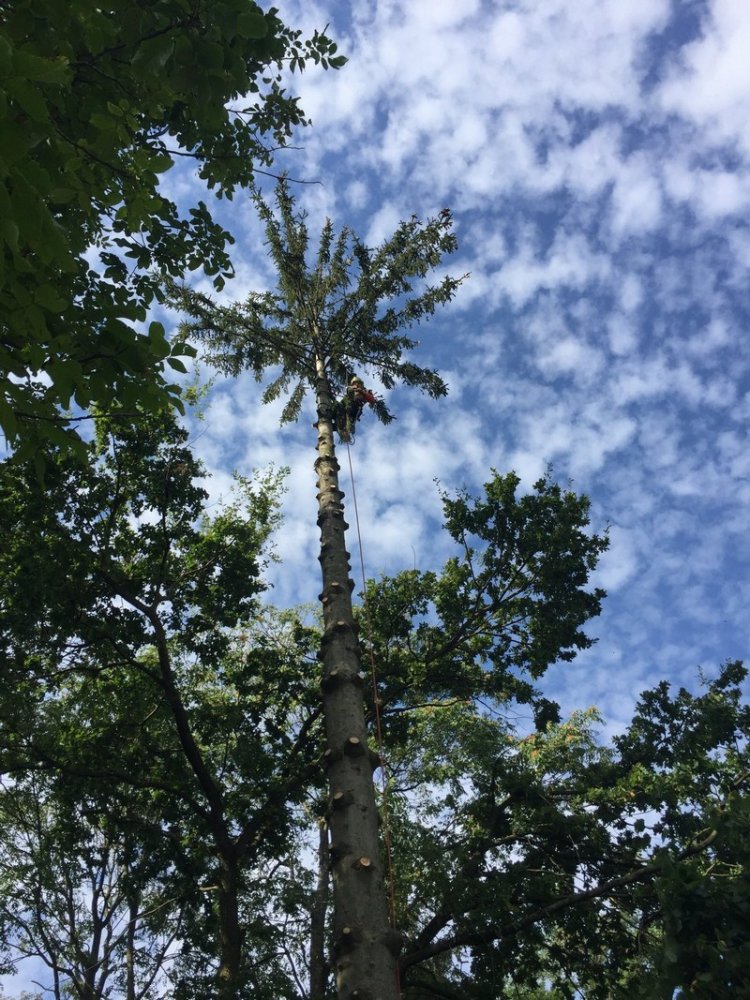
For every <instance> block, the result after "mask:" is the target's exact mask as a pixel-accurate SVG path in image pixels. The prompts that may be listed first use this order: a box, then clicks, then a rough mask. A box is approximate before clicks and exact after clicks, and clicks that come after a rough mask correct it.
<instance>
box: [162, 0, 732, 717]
mask: <svg viewBox="0 0 750 1000" xmlns="http://www.w3.org/2000/svg"><path fill="white" fill-rule="evenodd" d="M280 10H281V13H282V16H283V17H284V18H285V20H287V22H288V23H292V24H298V25H300V26H304V27H307V28H309V29H310V30H312V29H313V28H315V27H318V28H321V27H323V26H324V25H326V24H330V32H331V33H332V35H333V36H334V37H335V38H336V39H337V41H338V42H339V46H340V49H341V51H343V52H344V53H345V54H346V55H348V57H349V63H348V64H347V66H345V67H344V69H343V70H341V71H339V72H338V73H331V72H329V73H325V72H322V71H316V70H312V71H310V72H306V73H305V75H304V76H303V77H301V78H299V77H296V78H294V79H293V85H294V87H295V88H296V89H297V91H298V92H299V93H300V94H301V98H302V106H303V107H304V108H305V110H306V111H307V112H308V114H309V115H310V116H311V117H312V119H313V123H314V124H313V127H312V128H310V129H308V130H306V131H305V132H303V133H302V134H301V135H300V136H299V137H297V139H296V140H295V145H297V146H299V147H301V148H298V149H296V150H293V151H288V152H286V153H285V154H284V155H283V156H282V157H281V158H280V160H279V165H280V167H283V168H285V169H287V170H288V171H289V173H290V175H291V176H292V177H293V178H298V179H299V180H304V181H308V182H310V181H314V182H318V183H313V184H305V185H300V186H299V188H298V189H297V197H298V200H299V202H300V204H301V205H303V206H304V207H305V208H306V210H307V211H308V212H309V216H310V219H309V221H310V227H311V230H312V231H313V232H315V231H316V230H317V228H318V226H319V225H321V224H322V222H323V220H324V218H325V217H326V216H330V217H331V218H332V219H334V221H335V222H336V223H337V224H338V225H343V224H347V225H350V226H352V227H353V228H354V229H355V230H356V231H357V232H359V233H360V234H361V235H362V236H364V237H365V238H366V239H367V240H368V242H370V243H372V244H374V243H376V242H378V241H380V240H381V239H383V238H385V237H386V236H388V235H389V234H390V232H391V231H392V229H393V228H394V227H395V225H396V224H397V222H398V221H399V219H402V218H408V217H409V216H410V215H411V214H412V213H417V214H418V215H419V216H421V217H424V216H427V215H430V214H434V213H435V212H437V211H439V210H440V209H441V208H443V207H445V206H449V207H450V208H451V209H452V211H453V214H454V218H455V222H456V231H457V234H458V237H459V242H460V249H459V252H458V254H457V255H456V256H455V258H454V260H453V261H451V263H450V270H451V271H453V272H454V273H462V272H464V271H470V272H471V278H470V279H469V280H468V281H467V282H466V284H465V285H464V286H463V287H462V288H461V290H460V292H459V295H458V296H457V298H456V300H455V301H454V303H452V304H451V305H450V306H449V307H448V308H447V309H445V310H444V311H443V312H442V313H441V314H440V315H439V316H438V317H437V318H436V319H435V320H433V321H431V322H430V323H429V324H427V325H425V326H423V327H421V328H420V329H419V331H418V334H417V335H418V337H419V338H420V339H421V342H422V343H421V347H420V350H419V352H418V359H419V361H420V362H421V363H423V364H425V365H427V366H430V367H438V368H439V369H440V370H441V371H442V373H443V374H444V375H445V377H446V379H447V381H448V383H449V387H450V394H449V396H448V398H447V399H445V400H441V401H437V402H434V401H429V400H425V399H423V398H421V397H419V396H418V395H417V394H414V393H413V392H405V391H395V392H394V393H392V394H391V395H390V397H389V406H391V408H392V409H393V411H394V412H395V413H396V415H397V418H398V419H397V421H396V422H394V423H393V424H391V425H390V426H388V427H382V426H380V425H378V424H377V423H376V422H375V420H374V419H373V418H370V419H369V420H368V418H367V415H366V416H365V418H364V420H363V424H362V425H361V430H360V433H359V434H358V436H357V442H356V445H355V447H354V448H353V452H352V454H353V460H354V468H355V477H356V481H357V486H358V498H359V501H360V518H361V520H362V524H363V533H364V543H365V556H366V563H367V571H368V573H369V574H371V575H376V574H378V573H380V572H389V573H392V572H395V571H397V570H399V569H401V568H411V567H412V566H417V567H418V568H420V569H430V568H434V567H435V566H436V565H439V563H440V560H441V559H442V558H443V557H444V556H446V555H447V554H448V551H449V550H448V548H447V547H446V546H447V540H446V539H444V538H443V537H442V536H441V535H440V533H439V529H438V523H439V518H440V503H439V498H438V492H437V489H436V487H435V484H434V479H435V478H438V479H439V480H440V482H441V484H442V486H443V487H445V488H448V489H451V488H458V487H463V486H466V487H468V488H469V489H472V490H478V489H480V487H481V484H482V483H483V482H484V481H485V480H486V479H487V478H488V474H489V470H490V468H493V467H494V468H496V469H497V470H498V471H500V472H505V471H508V470H510V469H514V470H515V471H516V472H518V474H519V475H520V476H521V477H522V480H523V482H524V484H525V485H526V486H527V487H528V486H529V485H530V484H531V483H532V482H533V481H534V480H535V479H536V478H537V477H538V476H539V475H540V474H541V473H542V472H543V471H544V470H545V468H546V467H547V466H548V464H551V465H552V466H553V468H554V474H555V477H556V478H557V479H558V480H560V481H562V482H566V483H567V482H571V483H572V486H573V488H574V489H576V490H578V491H581V492H585V493H587V494H589V495H590V497H591V498H592V502H593V508H592V513H593V522H594V527H596V528H597V529H599V528H601V527H603V526H604V525H605V524H609V525H610V526H611V539H612V544H611V550H610V552H609V553H608V554H607V555H606V557H605V558H604V560H603V562H602V566H601V569H600V572H599V573H598V577H597V582H598V583H599V584H600V585H602V586H604V587H606V589H607V590H608V592H609V597H608V599H607V601H606V603H605V610H604V613H603V615H602V616H601V618H599V619H598V620H596V621H595V622H593V623H592V626H591V628H590V631H591V633H592V634H594V635H596V636H598V638H599V642H598V644H597V645H596V646H595V647H594V648H593V649H592V650H591V651H589V652H588V653H586V654H585V655H582V656H580V657H579V659H578V660H577V661H576V663H574V664H572V665H568V664H564V665H560V666H558V667H555V668H553V669H552V670H551V671H550V674H549V675H548V678H547V680H546V682H545V686H546V687H547V688H548V693H549V694H551V695H552V696H554V697H556V698H557V699H558V700H560V701H561V702H562V704H563V705H564V707H565V708H566V710H571V709H573V708H576V707H584V706H588V705H590V704H596V705H598V706H599V707H600V708H601V709H602V711H603V713H604V715H605V718H606V719H607V722H608V725H609V726H611V727H614V728H617V727H619V726H622V725H623V724H624V723H625V721H626V720H627V719H628V718H629V715H630V713H631V710H632V706H633V703H634V700H635V698H636V697H637V695H638V693H639V691H641V690H643V689H644V688H645V687H647V686H650V685H652V684H653V683H655V682H656V681H658V680H659V679H661V678H663V677H668V678H671V679H674V680H675V681H676V682H681V683H682V682H684V683H690V684H691V686H692V685H693V684H695V683H697V680H698V674H697V668H698V666H699V665H703V667H704V668H705V669H706V670H707V671H709V672H710V671H712V670H713V669H715V668H716V666H717V665H718V664H719V663H720V662H722V661H723V660H725V659H727V658H734V657H743V656H745V654H746V652H747V645H748V615H747V611H746V609H747V605H748V597H749V596H750V593H749V588H748V571H747V566H748V561H749V560H748V555H749V554H750V553H749V551H748V549H749V546H748V539H747V530H746V510H747V502H748V497H749V495H750V488H749V484H748V475H749V473H750V458H749V457H748V450H747V425H748V409H749V407H748V385H749V382H748V375H749V371H750V365H749V355H748V350H747V346H746V342H747V341H746V329H747V326H748V308H747V302H746V289H747V284H748V262H749V261H750V233H749V231H748V225H747V222H746V219H747V209H748V203H749V202H750V169H749V156H750V134H748V133H747V129H746V125H747V121H748V120H749V117H750V115H749V113H750V63H748V61H747V59H746V53H747V51H748V46H749V45H750V8H746V7H745V6H744V5H742V4H737V3H736V2H733V0H714V2H711V3H708V2H682V3H669V2H666V0H643V2H639V0H631V2H629V3H628V4H622V3H620V2H619V0H606V2H602V0H596V2H594V0H592V2H588V0H579V2H577V3H576V4H569V3H567V2H564V0H544V2H541V3H540V2H538V0H528V2H519V3H514V2H508V3H502V2H495V3H482V2H479V0H474V2H472V0H466V2H462V3H461V4H455V3H452V2H448V0H430V2H426V0H425V2H422V0H411V2H410V3H409V4H403V3H396V2H379V3H377V4H375V3H373V2H371V0H367V2H365V0H361V2H357V3H354V4H351V5H341V4H335V3H328V4H326V3H305V4H301V3H296V2H287V3H281V4H280ZM168 184H170V185H172V187H173V189H174V190H178V189H179V187H181V186H182V187H184V189H185V193H188V190H189V189H190V188H192V182H191V181H190V179H189V178H188V176H187V175H186V174H184V173H183V174H176V173H175V174H173V175H168ZM224 218H225V220H226V222H227V224H228V225H229V226H230V228H231V229H232V230H233V232H234V233H235V234H236V235H237V237H238V241H239V243H238V247H237V254H236V263H237V270H238V278H237V280H236V281H234V282H233V283H232V284H231V285H230V286H228V289H227V293H226V297H227V298H234V299H236V298H242V297H243V295H244V294H245V293H246V291H248V290H250V289H251V288H263V287H267V286H268V285H269V283H270V281H271V271H270V264H269V261H268V259H267V257H266V255H265V251H264V248H263V246H262V233H261V230H260V227H259V224H258V223H257V221H256V220H255V219H254V217H253V214H252V211H251V209H250V208H249V206H246V205H244V204H243V203H242V200H241V199H240V200H237V201H236V202H234V203H233V205H232V206H231V212H230V213H228V214H227V215H225V216H224ZM205 287H207V286H205ZM362 374H363V375H365V377H367V375H368V373H366V372H363V373H362ZM372 384H373V385H374V387H375V388H376V389H377V388H378V386H377V382H376V381H373V382H372ZM308 416H309V418H310V419H309V420H308V419H307V417H308ZM277 419H278V409H276V408H275V407H265V408H261V407H260V406H259V403H258V389H257V387H256V386H255V385H254V384H253V383H252V381H251V380H249V379H242V380H240V381H239V382H238V383H233V384H230V383H226V382H219V383H217V386H216V388H215V390H214V392H213V395H212V396H211V400H210V405H209V407H208V411H207V415H206V420H205V422H204V424H203V426H202V427H201V428H200V431H199V435H200V436H199V437H197V439H196V449H197V450H198V452H199V453H200V454H201V455H202V456H203V457H204V459H205V460H206V462H207V464H208V466H209V468H210V469H211V471H212V473H213V479H212V486H211V488H212V490H213V491H214V492H215V493H216V494H217V495H218V494H221V493H222V492H224V491H226V489H227V486H228V481H229V478H228V477H229V475H230V473H231V469H232V467H233V466H237V467H239V468H240V469H242V470H243V471H247V470H248V469H249V468H250V467H253V466H263V465H264V464H265V463H267V462H269V461H275V462H276V463H277V464H283V465H289V466H290V467H291V475H290V479H289V487H290V489H289V493H288V495H287V498H286V511H287V522H286V525H285V527H284V529H283V531H282V533H281V535H280V537H279V539H278V550H279V554H280V555H281V556H282V558H283V564H282V566H281V567H280V568H279V569H278V571H276V573H275V584H276V586H275V590H274V593H273V595H272V599H273V600H275V601H278V602H279V603H282V604H283V603H289V602H295V601H304V600H314V598H315V594H316V593H317V582H318V581H317V577H316V576H315V575H313V576H312V577H311V575H310V567H313V570H312V572H313V574H316V573H317V563H316V562H315V561H314V560H315V554H316V546H317V536H316V529H315V525H314V478H313V472H312V461H313V459H314V457H315V454H314V451H313V446H314V437H313V431H312V429H311V427H310V422H311V420H312V419H313V417H312V412H311V411H307V412H306V414H305V415H304V416H303V419H302V420H301V421H300V423H299V424H298V425H297V426H295V427H293V428H291V429H289V428H285V429H284V430H283V431H282V430H280V429H279V427H278V423H277ZM342 464H343V466H344V470H345V477H344V478H345V479H346V477H347V475H348V472H347V466H346V462H343V463H342ZM344 487H345V489H346V488H347V485H346V483H344ZM352 545H353V541H352ZM350 547H351V546H350Z"/></svg>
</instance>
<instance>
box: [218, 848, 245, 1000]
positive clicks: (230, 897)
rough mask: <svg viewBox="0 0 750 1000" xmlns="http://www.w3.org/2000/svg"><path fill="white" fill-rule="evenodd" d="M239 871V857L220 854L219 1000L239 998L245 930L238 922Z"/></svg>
mask: <svg viewBox="0 0 750 1000" xmlns="http://www.w3.org/2000/svg"><path fill="white" fill-rule="evenodd" d="M239 885H240V871H239V864H238V861H237V858H236V857H227V855H225V854H223V853H219V887H218V897H219V898H218V904H219V969H218V972H217V976H216V978H217V987H218V997H219V1000H236V998H237V997H238V996H239V995H240V968H241V964H242V939H243V931H242V928H241V927H240V922H239Z"/></svg>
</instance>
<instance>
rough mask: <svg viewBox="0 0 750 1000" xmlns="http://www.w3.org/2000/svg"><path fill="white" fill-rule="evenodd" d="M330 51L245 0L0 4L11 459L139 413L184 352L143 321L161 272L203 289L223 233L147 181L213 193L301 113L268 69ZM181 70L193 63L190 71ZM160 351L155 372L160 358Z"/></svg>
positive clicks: (158, 399)
mask: <svg viewBox="0 0 750 1000" xmlns="http://www.w3.org/2000/svg"><path fill="white" fill-rule="evenodd" d="M307 60H312V61H314V62H316V63H322V64H323V65H324V66H326V67H328V66H332V67H338V66H340V65H342V64H343V62H344V61H345V60H344V58H343V57H342V56H339V55H337V54H336V45H335V43H334V42H332V41H331V40H330V39H329V38H328V37H327V36H326V35H325V34H321V33H317V32H316V33H315V34H314V35H313V37H312V38H311V39H310V40H308V41H305V40H303V39H302V38H301V34H300V32H299V31H296V30H293V29H292V28H289V27H288V26H287V25H285V24H284V23H283V21H282V20H281V19H280V18H279V16H278V12H277V11H276V10H275V9H274V8H270V9H268V10H265V11H264V10H263V9H262V8H261V7H260V6H258V4H256V3H254V2H252V0H216V2H214V0H210V2H209V0H195V2H185V0H156V2H153V3H146V2H142V0H112V2H110V3H107V4H106V5H104V6H101V7H98V6H92V5H91V4H90V3H88V2H86V0H71V2H70V3H63V4H61V3H58V2H56V0H18V2H14V3H13V4H11V5H5V6H4V9H3V13H2V17H0V181H1V183H0V372H2V375H3V391H2V395H0V428H2V431H3V432H4V434H5V436H6V439H7V441H8V442H9V443H10V444H11V445H12V446H15V447H16V448H17V449H18V450H19V453H20V454H21V456H22V457H23V456H24V455H29V454H32V453H33V452H34V450H35V448H36V443H37V441H38V440H39V439H40V438H47V439H50V440H52V441H54V442H55V443H57V444H70V443H71V441H73V442H74V441H75V440H76V439H75V432H74V430H73V428H74V427H75V425H76V417H77V416H78V415H79V414H80V413H81V411H88V410H89V409H90V408H91V407H95V408H98V409H100V410H101V409H104V410H112V411H114V410H120V411H130V412H133V411H134V409H135V407H136V405H138V406H140V407H145V408H147V409H154V408H158V407H160V406H164V405H170V404H171V403H173V402H174V400H175V398H176V397H177V395H178V390H177V387H176V385H174V384H172V383H170V381H169V378H168V373H169V370H170V369H169V366H171V368H172V369H176V370H177V371H178V372H180V371H184V365H183V362H182V361H181V360H180V356H181V355H184V354H186V353H189V350H188V349H187V348H186V347H185V346H184V345H183V344H181V343H179V342H173V343H169V342H168V341H167V338H166V336H165V332H164V329H163V327H162V325H161V324H160V323H158V322H152V323H151V324H150V325H149V326H148V328H147V329H145V328H144V324H145V321H146V319H147V312H148V308H149V306H150V305H152V303H153V302H154V301H155V300H158V298H159V297H160V296H161V288H162V284H163V280H164V275H168V276H172V277H173V278H180V277H182V276H183V274H184V273H185V272H186V271H188V270H195V269H198V268H202V269H203V270H204V272H205V273H206V274H208V275H210V276H212V278H213V279H214V283H215V284H216V286H217V287H220V286H221V284H222V283H223V281H224V279H225V278H226V277H227V276H228V275H230V274H231V273H232V265H231V261H230V257H229V252H228V248H229V245H230V244H231V243H232V242H233V238H232V236H231V234H230V233H228V232H227V231H226V230H225V229H224V228H223V227H222V226H221V225H219V224H218V223H217V222H216V221H215V220H214V218H213V217H212V214H211V211H210V209H209V207H208V206H207V204H206V203H205V202H204V201H197V202H196V203H194V204H188V205H187V206H186V207H185V208H181V207H178V205H177V204H176V202H175V201H174V199H173V198H172V197H171V196H170V195H169V193H168V190H167V188H166V187H165V185H164V184H163V183H162V178H163V176H164V174H165V173H166V172H167V171H168V170H170V169H171V168H172V167H174V165H175V163H176V162H178V161H182V162H186V163H192V164H194V165H195V168H196V170H197V174H198V177H199V178H200V179H201V180H202V181H203V182H204V184H205V186H206V188H207V189H212V190H213V191H214V192H215V193H216V194H217V195H219V196H220V197H221V196H223V197H226V198H231V197H232V196H233V193H234V192H235V190H236V189H237V188H238V187H240V188H248V187H250V186H251V185H252V183H253V179H254V177H255V172H256V170H257V169H259V168H264V167H265V168H267V167H268V166H269V165H270V164H271V162H272V160H273V155H274V152H275V151H276V149H278V148H279V147H282V146H283V145H284V144H285V143H286V142H287V140H288V138H289V136H290V135H291V134H292V131H293V130H294V129H295V128H297V127H298V126H302V125H304V124H305V123H306V120H305V117H304V113H303V111H302V109H301V108H300V107H299V104H298V100H297V98H295V97H293V96H291V95H289V94H288V93H287V92H286V91H285V89H284V88H283V86H282V84H281V75H280V70H281V69H282V68H284V67H291V68H292V69H302V68H303V67H304V65H305V62H306V61H307ZM196 67H200V70H199V72H196ZM164 364H166V365H167V368H166V369H164Z"/></svg>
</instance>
